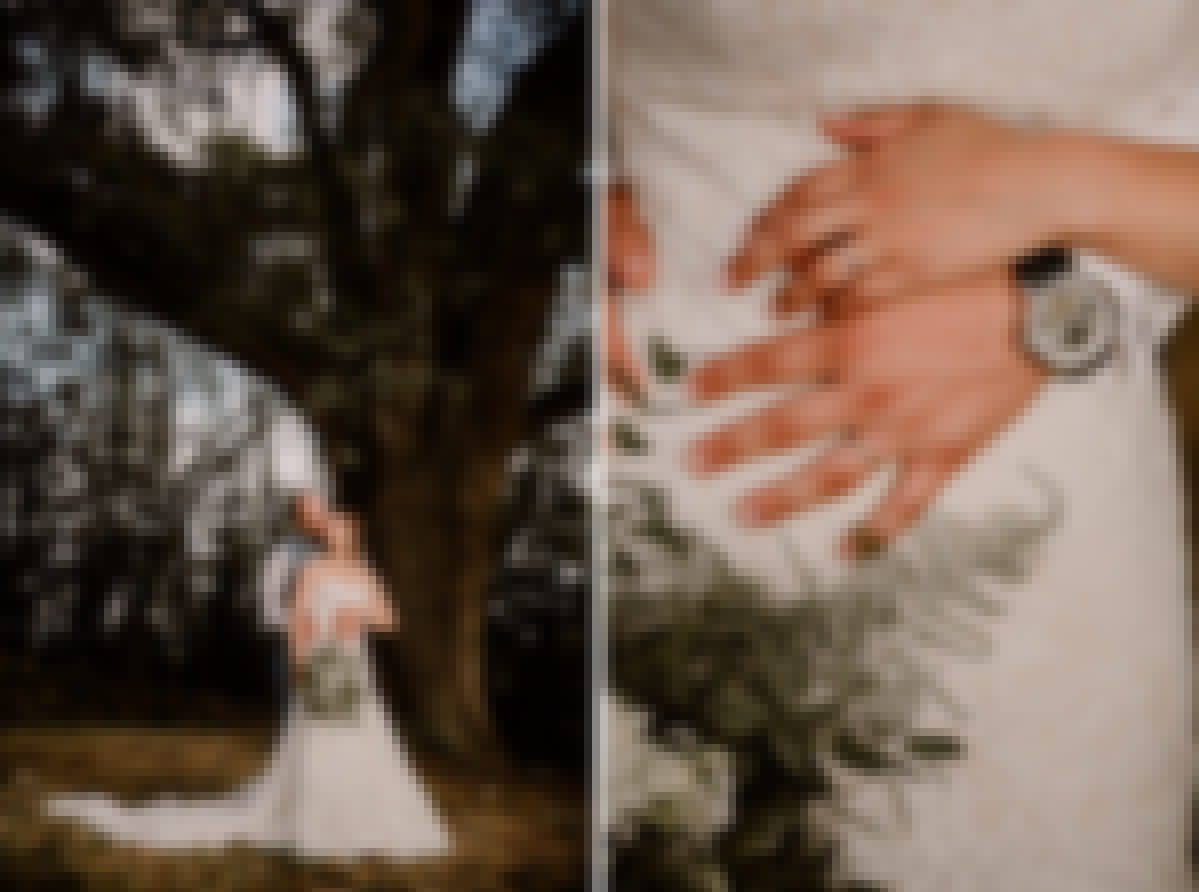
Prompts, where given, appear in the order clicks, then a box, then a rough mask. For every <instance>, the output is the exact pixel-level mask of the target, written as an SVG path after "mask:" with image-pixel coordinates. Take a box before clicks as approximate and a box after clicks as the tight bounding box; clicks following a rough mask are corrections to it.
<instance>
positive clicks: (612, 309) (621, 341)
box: [600, 290, 646, 403]
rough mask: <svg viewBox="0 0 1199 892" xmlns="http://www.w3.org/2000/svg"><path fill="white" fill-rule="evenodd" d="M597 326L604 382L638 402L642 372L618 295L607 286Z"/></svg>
mask: <svg viewBox="0 0 1199 892" xmlns="http://www.w3.org/2000/svg"><path fill="white" fill-rule="evenodd" d="M600 329H601V330H600V337H601V351H602V352H601V355H602V356H603V363H604V377H605V379H606V380H607V383H608V386H609V387H610V388H611V389H612V392H613V393H615V394H618V395H619V396H620V397H622V398H623V399H624V400H625V401H626V402H630V403H639V402H641V401H642V400H643V399H644V394H645V391H646V376H645V372H644V370H643V369H642V368H641V364H640V363H639V362H638V361H637V355H636V354H635V353H634V352H633V348H632V346H631V345H630V344H629V339H628V334H627V332H626V331H625V325H624V314H623V313H622V312H621V301H620V298H619V297H618V296H617V295H614V294H611V293H610V292H608V291H607V290H605V291H604V293H603V295H602V296H601V299H600Z"/></svg>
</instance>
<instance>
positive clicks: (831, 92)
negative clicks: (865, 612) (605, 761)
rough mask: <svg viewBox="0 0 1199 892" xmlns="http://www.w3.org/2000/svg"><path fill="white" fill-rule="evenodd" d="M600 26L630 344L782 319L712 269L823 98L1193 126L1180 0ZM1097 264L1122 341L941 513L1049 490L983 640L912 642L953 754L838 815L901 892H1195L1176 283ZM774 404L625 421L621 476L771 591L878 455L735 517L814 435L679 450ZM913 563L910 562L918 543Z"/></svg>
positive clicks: (712, 11) (856, 506)
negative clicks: (754, 450) (644, 248)
mask: <svg viewBox="0 0 1199 892" xmlns="http://www.w3.org/2000/svg"><path fill="white" fill-rule="evenodd" d="M607 45H608V48H609V59H608V64H607V72H608V84H607V87H608V94H609V100H610V120H611V127H612V131H613V133H612V150H613V161H614V165H615V166H616V167H617V168H618V171H617V172H618V173H619V174H620V175H623V176H624V177H626V178H628V179H629V180H631V181H632V182H633V184H634V186H635V189H636V193H637V195H638V199H639V201H640V207H641V210H642V212H643V213H644V215H645V217H646V220H647V223H648V224H649V227H650V229H651V231H652V233H653V238H654V243H655V249H656V252H657V255H656V257H657V259H656V269H657V277H656V283H655V286H654V288H653V289H652V291H651V292H650V293H648V294H646V295H638V296H636V297H630V299H629V300H628V301H627V302H626V306H627V313H628V317H627V320H626V321H627V324H628V327H629V333H630V337H631V338H632V341H633V343H634V345H635V346H636V347H637V348H638V349H640V350H641V351H642V353H643V356H646V357H649V356H650V355H651V352H652V351H651V349H650V346H649V345H650V344H651V342H652V341H653V340H654V339H658V340H659V341H660V340H662V339H664V340H666V341H668V342H669V344H670V346H671V347H673V348H674V350H676V351H677V352H678V353H679V354H681V355H682V356H683V357H684V358H685V359H688V360H691V361H696V360H698V359H700V358H702V357H703V356H705V355H709V354H712V353H714V352H719V351H723V350H727V349H730V348H733V347H736V346H738V345H741V344H744V343H746V342H748V341H751V340H754V339H757V338H762V337H766V336H768V335H771V334H774V333H777V332H778V330H779V322H778V321H777V320H776V319H774V318H772V316H771V314H770V313H769V311H768V309H767V307H768V291H769V288H768V284H767V285H763V286H762V287H758V288H754V289H751V290H748V291H746V292H740V293H735V294H730V293H725V292H723V291H722V290H721V289H720V287H719V286H718V284H717V283H718V281H719V276H718V272H719V261H720V259H721V258H723V257H726V256H728V255H729V254H730V253H731V251H732V249H733V248H734V246H735V244H736V242H737V240H738V238H739V236H740V234H741V232H742V230H743V227H744V226H745V225H746V224H747V222H748V221H749V220H750V219H752V217H753V215H754V214H755V213H756V212H757V211H758V210H759V209H760V208H762V207H763V206H764V205H765V204H767V203H768V202H769V201H770V199H771V198H772V197H773V196H774V195H776V194H777V193H778V190H779V189H780V188H781V187H782V186H783V185H784V184H785V183H787V181H788V180H790V179H791V178H793V177H795V176H797V175H800V174H802V173H803V172H804V171H805V170H808V169H811V168H813V167H816V166H818V165H820V164H823V163H827V162H828V161H830V160H832V159H834V158H836V157H837V155H838V153H837V150H836V148H835V147H834V146H832V145H830V144H829V143H828V142H827V141H826V140H825V139H824V137H823V136H822V134H821V132H820V129H819V126H818V119H819V116H820V115H821V114H822V113H825V112H827V111H829V110H830V109H845V108H850V107H854V106H858V105H869V104H872V103H878V102H885V101H912V100H920V99H928V98H940V99H945V100H951V101H959V102H963V103H967V104H970V105H973V106H977V107H981V108H983V109H985V110H990V111H992V112H994V113H996V114H1000V115H1015V116H1025V115H1030V116H1031V115H1035V116H1038V117H1041V118H1047V119H1048V120H1050V121H1054V122H1059V123H1062V124H1067V125H1076V126H1085V127H1088V128H1094V129H1098V130H1104V131H1108V132H1111V133H1115V134H1118V135H1124V136H1127V137H1131V138H1136V139H1146V140H1157V141H1164V142H1175V143H1181V144H1189V145H1199V65H1196V64H1195V53H1194V48H1195V47H1196V46H1199V4H1196V3H1194V2H1190V0H1148V2H1144V3H1135V4H1134V3H1119V2H1094V0H1011V2H1004V3H997V2H994V0H957V2H952V3H950V2H941V0H885V2H884V0H874V2H847V0H750V2H744V0H699V2H697V0H612V2H611V3H609V4H608V42H607ZM1083 261H1084V263H1085V264H1086V265H1087V266H1089V267H1090V268H1091V269H1092V270H1094V271H1095V272H1096V273H1097V274H1099V275H1102V276H1104V277H1105V278H1107V279H1108V280H1110V281H1111V282H1112V283H1113V285H1114V286H1115V287H1116V289H1117V290H1118V292H1119V294H1120V298H1121V301H1122V304H1123V310H1124V317H1125V318H1124V332H1125V340H1124V343H1123V345H1122V347H1121V354H1120V356H1119V357H1118V359H1117V361H1115V362H1113V363H1112V364H1111V365H1110V366H1109V367H1107V368H1105V369H1104V370H1102V371H1100V372H1098V373H1096V374H1094V375H1092V376H1090V377H1088V378H1086V379H1084V380H1080V381H1055V382H1051V383H1049V384H1048V385H1047V386H1046V387H1045V388H1044V390H1043V392H1042V393H1041V394H1040V396H1039V397H1038V398H1037V399H1036V400H1035V401H1034V402H1033V403H1032V404H1031V405H1030V406H1029V407H1028V408H1027V410H1026V411H1025V413H1024V414H1023V416H1022V417H1021V418H1019V419H1018V420H1017V421H1015V422H1014V423H1013V424H1012V425H1011V426H1010V427H1009V428H1008V429H1007V430H1005V431H1004V432H1003V433H1002V434H1001V435H1000V436H999V437H998V438H997V439H996V440H995V441H994V442H993V443H992V444H991V445H990V446H988V448H987V449H985V450H983V451H982V452H981V453H980V454H978V455H977V456H976V457H975V459H974V460H973V461H972V462H971V464H970V465H969V466H968V467H967V468H965V469H964V470H963V471H962V472H961V473H960V474H959V475H958V477H957V478H956V479H955V480H954V481H953V482H952V483H951V484H950V485H949V487H948V488H947V489H946V490H945V491H944V492H943V494H942V495H941V497H940V498H939V499H938V500H937V503H936V504H935V505H934V509H933V513H932V515H935V516H939V517H947V516H948V517H953V518H959V519H969V521H970V522H971V523H973V524H975V525H977V526H978V527H979V528H982V529H986V528H987V525H988V524H990V523H992V520H991V519H989V518H1003V517H1010V516H1012V513H1013V512H1018V511H1021V510H1026V509H1027V508H1028V506H1029V504H1031V503H1030V502H1029V501H1028V500H1029V499H1032V500H1034V501H1035V500H1036V499H1038V498H1040V496H1039V495H1038V493H1039V492H1040V491H1041V490H1040V489H1039V487H1038V486H1035V485H1030V480H1033V479H1041V480H1045V481H1049V482H1050V483H1051V485H1052V487H1053V489H1054V490H1055V491H1056V492H1058V493H1059V494H1060V496H1061V506H1062V517H1061V522H1060V524H1058V526H1057V528H1056V529H1054V530H1053V531H1052V532H1051V533H1049V534H1048V535H1047V536H1046V537H1045V541H1044V542H1043V543H1042V545H1043V547H1042V549H1041V552H1040V554H1039V558H1038V562H1037V563H1036V565H1035V569H1034V572H1033V573H1032V575H1031V577H1030V578H1029V579H1028V580H1027V581H1026V582H1024V583H1006V584H998V585H995V586H993V587H992V588H991V593H992V595H993V596H994V597H995V598H996V599H997V600H998V602H999V603H1000V604H1001V605H1002V608H1003V611H1002V614H1001V615H999V616H997V617H994V618H991V619H989V620H988V622H987V625H986V627H985V628H986V631H987V633H988V634H989V637H990V649H989V652H987V653H986V654H985V655H982V654H978V655H975V656H973V657H968V658H967V657H961V656H954V655H944V654H940V655H938V654H931V653H930V654H928V655H921V657H922V659H923V658H926V659H927V660H928V662H929V665H930V666H931V667H932V668H933V671H935V673H936V676H937V679H938V681H939V682H940V683H941V684H942V685H943V687H944V688H945V689H947V690H948V691H949V692H950V693H951V694H952V696H953V698H954V699H955V700H956V701H957V703H959V704H960V705H961V713H960V714H959V715H957V716H947V715H945V714H943V713H938V714H936V715H930V716H928V717H927V720H928V721H929V722H930V723H931V725H926V726H925V727H929V726H931V727H946V726H947V725H948V727H949V728H950V729H951V730H952V731H953V732H955V733H957V734H959V735H960V737H961V738H962V739H963V740H964V743H965V751H964V755H963V757H962V758H960V759H958V760H956V761H953V762H950V763H948V764H947V765H946V766H945V767H944V770H943V771H942V772H941V773H940V774H939V776H936V777H930V778H924V779H923V780H919V781H913V782H912V783H910V784H905V785H904V788H903V791H904V796H905V798H906V800H907V819H906V820H905V821H895V820H889V819H888V817H887V816H888V813H889V806H890V803H891V799H890V798H889V797H884V798H883V799H878V798H877V797H876V794H877V792H878V790H877V789H876V788H875V787H874V786H873V785H872V784H871V783H869V782H868V780H865V779H863V780H861V782H857V783H851V784H850V785H849V794H850V796H851V799H853V800H854V801H853V802H852V803H851V807H852V810H853V811H854V812H855V813H857V814H859V815H865V816H867V817H870V818H871V819H877V820H874V821H873V824H874V827H873V829H871V830H869V831H867V830H864V829H863V828H862V827H859V826H857V825H851V824H849V823H846V824H845V826H844V827H842V828H841V832H842V835H843V838H844V842H845V849H844V850H845V852H846V859H847V861H848V862H849V864H850V867H851V871H852V872H853V873H855V874H856V875H858V876H859V877H861V878H863V879H869V880H873V881H876V882H878V883H879V884H881V885H882V886H883V887H884V888H886V889H888V890H892V892H1014V890H1020V892H1182V890H1187V889H1190V888H1191V880H1190V878H1189V868H1188V864H1187V854H1186V853H1187V814H1188V810H1189V802H1190V788H1191V730H1190V729H1191V724H1190V710H1191V689H1190V670H1191V650H1190V642H1189V637H1188V630H1189V611H1188V589H1187V579H1186V566H1185V557H1186V539H1185V536H1184V530H1183V523H1182V508H1181V506H1182V502H1181V479H1180V474H1179V470H1178V465H1177V457H1176V452H1175V444H1174V431H1173V428H1172V422H1171V417H1170V413H1169V410H1168V407H1167V406H1166V405H1165V401H1164V396H1163V390H1162V381H1161V378H1160V375H1159V373H1158V370H1157V368H1156V367H1155V365H1154V354H1155V351H1156V348H1157V346H1158V344H1159V343H1160V341H1161V340H1162V338H1164V337H1165V335H1166V334H1167V333H1168V331H1169V329H1170V326H1171V325H1172V324H1173V322H1174V321H1175V320H1176V319H1177V318H1178V316H1179V314H1180V312H1181V309H1182V307H1183V305H1184V302H1183V301H1182V299H1181V298H1180V297H1178V296H1176V295H1170V294H1168V293H1166V292H1165V291H1164V290H1163V289H1162V288H1159V287H1158V286H1157V285H1156V284H1155V283H1153V282H1150V281H1147V280H1146V279H1144V278H1143V277H1141V276H1139V275H1137V274H1136V273H1135V272H1134V271H1131V270H1127V269H1123V268H1121V267H1118V266H1116V265H1115V264H1111V263H1109V262H1107V261H1106V260H1104V259H1103V258H1099V257H1094V256H1089V255H1084V257H1083ZM800 324H802V323H800ZM652 388H653V389H652V392H651V393H650V400H651V403H654V402H656V403H659V404H661V403H662V402H663V401H673V400H674V399H675V394H674V393H673V390H672V388H673V385H667V384H662V383H661V382H658V383H655V384H653V385H652ZM775 396H777V394H764V395H757V396H754V397H747V398H744V399H739V400H737V401H736V403H735V404H730V405H721V406H715V407H711V408H688V407H685V406H682V407H680V406H678V404H677V403H676V402H671V407H672V409H671V411H669V412H656V413H651V414H650V415H647V416H644V417H642V416H634V417H635V421H636V423H637V425H638V430H639V433H640V435H641V437H642V438H643V440H644V442H645V444H646V446H645V448H644V449H640V450H639V451H638V452H636V453H619V452H618V453H617V454H614V455H613V456H612V457H611V460H610V464H609V473H608V477H609V480H613V481H621V480H626V481H633V482H635V483H639V484H644V485H649V486H652V487H654V488H656V489H657V490H659V491H661V492H663V493H664V494H665V496H666V503H667V504H669V506H670V509H671V512H672V516H673V520H674V521H675V522H676V523H677V524H679V525H681V526H683V527H685V528H687V529H690V530H693V531H696V532H698V533H699V534H700V535H701V536H702V537H703V538H704V539H705V540H706V541H708V542H711V543H714V544H715V545H717V546H718V547H719V548H720V549H721V551H722V553H723V555H724V556H725V557H726V558H727V559H728V560H729V561H730V562H731V563H732V564H733V566H735V567H736V568H737V569H738V570H739V571H741V572H743V573H745V574H748V575H750V576H751V577H752V578H755V579H757V580H759V581H760V582H761V583H762V585H763V587H764V588H765V590H766V592H767V593H768V594H769V595H770V596H771V597H774V598H784V599H785V598H789V597H793V595H792V594H791V593H793V592H794V591H795V584H794V583H795V579H794V571H793V567H794V564H793V563H792V562H791V557H792V555H793V553H794V552H795V551H798V552H799V553H800V554H801V555H802V556H803V558H804V559H805V561H806V562H808V564H809V565H811V566H815V567H817V568H819V569H820V570H821V571H822V572H824V573H827V574H828V575H829V576H830V577H831V576H835V575H836V574H837V573H839V572H841V569H840V565H839V563H838V560H837V559H836V557H835V555H834V546H835V543H836V542H837V541H838V540H839V539H840V537H841V536H842V535H843V534H844V533H845V531H846V530H848V529H849V528H850V527H851V526H852V525H853V524H854V523H855V522H856V521H857V520H858V519H859V518H861V517H863V516H864V515H865V514H866V513H867V511H868V510H869V508H870V506H871V504H872V503H873V502H874V501H875V500H877V498H878V497H879V494H880V492H881V490H882V487H883V485H885V482H886V475H885V473H882V474H880V475H879V477H878V478H877V479H875V480H874V481H872V482H871V484H870V485H869V486H867V487H866V488H864V489H863V490H862V491H860V492H858V493H857V494H855V495H853V496H852V497H847V498H845V499H843V500H841V501H840V502H838V503H837V504H834V505H831V506H828V507H827V508H825V509H822V510H820V511H815V512H812V513H810V514H808V515H806V516H804V517H801V518H797V519H795V520H793V521H791V522H789V523H788V524H786V525H785V526H784V528H783V529H782V530H781V531H773V532H766V533H763V532H749V531H745V530H741V529H737V528H735V527H734V526H733V525H732V524H731V522H730V520H729V517H730V514H729V507H730V505H731V503H732V501H733V499H734V498H735V496H736V495H737V494H740V493H743V492H745V491H746V489H747V487H749V486H750V485H751V484H752V483H754V482H757V481H762V480H765V479H771V478H775V477H778V476H780V475H782V474H783V473H784V472H785V471H787V470H791V469H793V468H794V466H795V464H796V463H797V462H800V461H802V460H803V458H804V454H803V453H792V454H789V455H787V456H780V457H778V458H777V459H772V460H769V461H763V462H761V463H759V464H758V465H756V466H755V467H752V468H746V469H743V470H740V471H737V472H734V473H730V474H726V475H722V476H720V477H718V478H716V479H712V480H702V481H701V480H696V479H694V478H692V477H690V476H688V475H686V474H685V473H684V472H683V471H682V470H680V468H681V462H680V460H679V458H680V453H681V450H682V449H683V447H684V445H685V444H686V443H687V442H689V441H690V440H691V439H693V438H694V437H695V436H696V435H697V434H698V433H700V432H703V431H706V430H710V429H712V428H713V427H715V426H716V425H718V424H719V423H721V422H723V421H726V420H728V419H729V418H731V417H734V416H737V415H740V414H744V413H745V412H746V411H747V410H748V409H750V408H751V407H753V406H755V405H760V404H762V402H763V401H764V400H769V399H772V398H774V397H775ZM932 515H930V517H931V516H932ZM922 534H923V533H922V529H917V530H915V531H914V532H913V533H912V534H911V536H909V537H907V538H906V539H905V541H904V542H901V543H899V546H898V547H899V548H901V549H904V548H908V547H909V546H911V545H913V543H917V544H918V542H919V540H920V537H921V536H922ZM911 566H912V567H914V568H915V571H916V572H917V573H919V572H922V565H921V563H920V558H919V556H918V555H914V556H913V557H912V563H911ZM952 569H953V572H954V573H956V574H957V575H958V576H960V577H961V578H963V579H971V578H972V575H971V574H972V573H973V572H974V571H973V570H972V569H971V568H970V567H969V566H965V565H963V566H961V567H955V568H952ZM988 581H989V580H988ZM654 585H659V586H660V588H661V589H662V590H663V591H667V590H669V589H670V587H671V585H672V583H671V582H670V580H659V581H654V580H648V579H647V587H651V588H652V587H653V586H654ZM675 589H676V590H677V589H678V586H677V585H675ZM647 596H648V595H647ZM900 606H901V607H902V606H903V605H902V604H901V605H900ZM614 708H615V707H614ZM632 723H635V721H634V719H630V720H629V721H628V722H624V723H621V722H611V723H610V724H609V727H613V728H621V727H624V726H625V725H629V724H632ZM609 742H610V743H611V741H609Z"/></svg>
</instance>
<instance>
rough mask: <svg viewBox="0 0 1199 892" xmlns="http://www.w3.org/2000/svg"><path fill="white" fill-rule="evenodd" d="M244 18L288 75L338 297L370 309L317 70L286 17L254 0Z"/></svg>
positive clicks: (369, 287)
mask: <svg viewBox="0 0 1199 892" xmlns="http://www.w3.org/2000/svg"><path fill="white" fill-rule="evenodd" d="M246 17H247V18H248V19H249V20H250V22H251V24H252V25H253V26H254V29H255V31H256V33H257V34H258V38H259V40H260V41H261V42H262V45H263V47H264V48H265V49H266V50H267V51H268V52H269V53H270V54H271V56H273V57H274V59H275V61H276V62H277V63H278V64H279V67H280V68H281V69H282V70H283V72H284V74H285V75H286V76H287V79H288V82H289V83H290V85H291V90H292V94H293V96H294V97H295V102H296V106H297V111H298V113H299V115H298V116H299V120H300V125H301V127H302V128H303V131H304V139H305V142H306V143H307V146H308V157H309V162H310V165H311V168H312V173H313V177H314V179H315V181H316V184H317V187H318V189H319V192H320V204H321V211H322V215H323V217H324V222H325V234H326V239H327V244H328V263H329V267H330V269H329V274H330V281H331V282H332V284H333V287H334V289H335V290H336V292H337V294H338V296H339V297H340V298H342V299H347V300H350V301H353V302H355V303H357V304H359V305H361V306H364V307H369V306H371V305H372V304H374V303H376V302H377V300H378V289H377V287H376V282H375V281H374V276H373V275H372V272H371V268H370V265H369V263H368V262H367V259H366V256H365V253H364V250H363V247H364V244H365V236H364V233H363V230H362V213H361V208H360V207H359V206H358V203H357V201H356V200H355V197H354V193H353V189H352V188H351V186H350V184H349V183H348V182H346V180H345V177H344V176H343V175H342V171H341V167H340V160H341V159H340V158H339V157H338V153H337V151H336V150H335V149H334V146H333V143H332V141H331V140H330V139H329V138H328V135H327V134H326V132H325V128H324V126H323V124H322V122H321V108H320V97H319V95H318V89H317V79H318V77H319V74H318V72H317V71H316V68H315V66H314V65H313V64H312V62H311V61H310V60H309V59H308V57H307V56H306V55H305V54H304V50H303V48H302V47H301V46H300V44H299V42H298V41H297V40H296V38H295V35H294V33H293V30H292V27H291V24H290V23H289V22H288V20H287V18H286V17H285V16H282V15H279V14H275V13H271V12H268V11H267V10H266V9H265V8H264V7H263V5H262V4H261V3H259V2H257V0H248V2H247V3H246Z"/></svg>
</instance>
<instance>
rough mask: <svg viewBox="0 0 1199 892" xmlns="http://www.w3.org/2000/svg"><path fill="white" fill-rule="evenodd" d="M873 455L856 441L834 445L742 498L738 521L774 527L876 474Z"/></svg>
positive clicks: (737, 507) (736, 508)
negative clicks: (820, 455) (797, 469)
mask: <svg viewBox="0 0 1199 892" xmlns="http://www.w3.org/2000/svg"><path fill="white" fill-rule="evenodd" d="M873 471H874V463H873V457H872V456H870V455H868V454H866V452H865V451H864V450H862V449H860V448H859V447H857V446H856V445H855V444H846V445H844V446H837V447H834V448H833V449H832V450H831V451H830V452H828V453H827V454H826V455H824V456H822V457H821V458H819V459H817V460H816V461H814V462H812V463H811V464H810V465H808V466H807V467H805V468H803V469H802V470H800V471H798V472H796V473H794V474H791V475H790V476H788V477H784V478H783V479H782V480H778V481H776V482H774V483H772V484H770V485H769V486H766V487H763V488H762V489H758V490H755V491H754V492H751V493H750V494H749V495H747V496H745V497H743V498H741V499H740V500H739V501H738V502H737V503H736V504H735V505H734V507H733V516H734V518H735V519H736V521H737V523H739V524H741V525H742V526H746V527H749V528H760V527H766V526H773V525H774V524H777V523H779V522H781V521H783V520H785V519H786V518H788V517H791V516H792V515H795V514H799V513H800V512H802V511H806V510H808V509H810V508H814V507H816V506H817V505H821V504H824V503H825V502H829V501H831V500H833V499H836V498H839V497H840V496H843V495H845V494H846V493H847V492H850V491H851V490H853V489H855V488H857V487H858V486H860V485H861V484H862V483H863V482H865V480H866V478H867V477H868V476H869V475H870V474H871V473H873Z"/></svg>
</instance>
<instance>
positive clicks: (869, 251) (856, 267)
mask: <svg viewBox="0 0 1199 892" xmlns="http://www.w3.org/2000/svg"><path fill="white" fill-rule="evenodd" d="M880 261H881V256H880V250H879V246H878V244H877V243H876V242H874V241H873V240H872V239H870V238H868V237H866V236H857V237H853V236H851V237H849V238H847V239H845V240H844V241H842V242H841V243H840V244H838V245H837V246H836V247H834V248H830V249H829V250H828V251H827V252H826V253H824V254H822V255H821V256H820V257H819V258H817V259H816V260H814V261H812V263H810V264H809V265H808V267H807V269H806V276H805V281H804V285H805V286H806V287H807V288H808V289H810V290H811V291H815V292H818V293H824V292H828V291H831V290H835V289H844V288H848V287H850V286H853V285H855V284H856V283H857V281H858V280H859V279H860V278H861V277H862V276H865V275H867V274H868V273H870V272H871V271H872V270H873V269H874V268H875V267H876V266H877V265H878V264H879V263H880Z"/></svg>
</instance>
